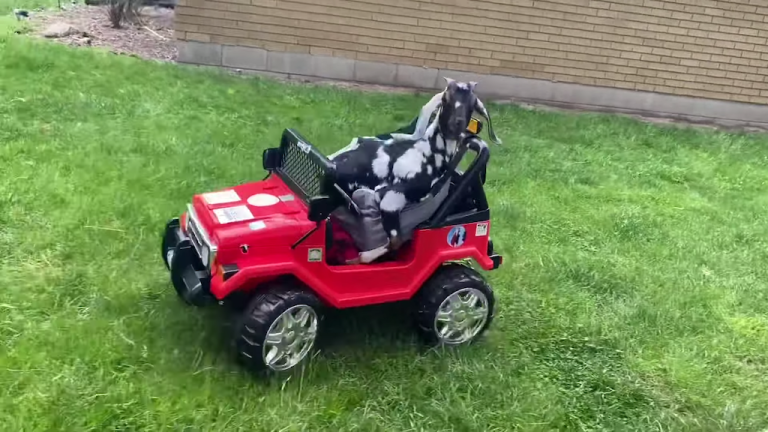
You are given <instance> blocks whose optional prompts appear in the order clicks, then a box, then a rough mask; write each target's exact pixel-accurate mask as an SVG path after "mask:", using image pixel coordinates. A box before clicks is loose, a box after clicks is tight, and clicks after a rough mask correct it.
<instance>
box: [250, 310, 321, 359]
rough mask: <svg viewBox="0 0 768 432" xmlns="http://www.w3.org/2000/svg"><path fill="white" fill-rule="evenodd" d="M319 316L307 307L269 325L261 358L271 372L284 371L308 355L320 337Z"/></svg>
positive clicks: (282, 316) (285, 314)
mask: <svg viewBox="0 0 768 432" xmlns="http://www.w3.org/2000/svg"><path fill="white" fill-rule="evenodd" d="M317 321H318V320H317V314H316V313H315V310H314V309H312V308H311V307H310V306H307V305H297V306H293V307H291V308H289V309H288V310H286V311H285V312H283V313H282V314H280V316H279V317H277V319H276V320H275V321H274V322H273V323H272V325H271V326H269V330H268V331H267V336H266V338H265V339H264V348H263V349H262V358H263V360H264V364H266V365H267V367H269V368H270V369H272V370H275V371H284V370H287V369H290V368H292V367H294V366H296V365H297V364H298V363H299V362H301V361H302V360H303V359H304V357H306V356H307V353H309V350H310V349H312V345H314V343H315V337H316V336H317Z"/></svg>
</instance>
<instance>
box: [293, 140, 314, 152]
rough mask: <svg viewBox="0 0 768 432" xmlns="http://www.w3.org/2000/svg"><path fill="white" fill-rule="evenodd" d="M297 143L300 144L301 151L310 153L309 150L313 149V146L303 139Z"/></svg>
mask: <svg viewBox="0 0 768 432" xmlns="http://www.w3.org/2000/svg"><path fill="white" fill-rule="evenodd" d="M296 145H297V146H299V148H300V149H301V151H303V152H304V153H309V151H310V150H311V149H312V147H310V146H309V144H307V143H305V142H303V141H299V142H297V143H296Z"/></svg>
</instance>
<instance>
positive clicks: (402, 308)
mask: <svg viewBox="0 0 768 432" xmlns="http://www.w3.org/2000/svg"><path fill="white" fill-rule="evenodd" d="M168 290H170V291H171V292H169V293H168V294H167V295H168V296H171V295H173V296H174V302H175V303H177V305H176V306H174V309H176V308H178V310H176V311H174V315H176V316H175V318H174V321H176V325H175V327H176V326H178V328H183V329H184V330H183V331H182V334H176V335H175V336H174V337H173V338H172V340H169V341H168V343H169V344H178V345H177V347H178V349H187V348H189V345H190V344H197V345H198V346H196V347H195V348H196V349H201V350H203V351H204V352H206V353H208V354H209V355H212V356H215V357H217V358H218V361H221V360H223V359H224V358H226V362H227V363H228V366H231V367H232V368H242V367H241V366H240V365H238V364H237V362H236V360H235V355H234V349H233V345H232V343H233V337H234V335H235V325H236V323H237V320H238V318H239V317H240V314H241V313H243V312H241V311H239V310H238V308H237V307H231V306H219V305H215V304H214V305H212V306H209V307H204V308H196V307H194V306H189V305H186V304H185V303H183V302H182V301H181V300H179V299H178V298H175V293H172V288H169V289H168ZM168 290H167V291H168ZM164 303H165V302H164ZM324 312H325V318H324V320H323V322H322V324H321V328H320V335H319V339H318V341H317V347H318V349H319V351H320V353H319V354H318V355H317V356H316V357H315V358H314V359H313V360H312V363H315V364H316V362H318V361H320V362H323V363H324V362H325V361H326V360H330V361H333V360H334V359H340V358H343V359H344V362H345V363H346V364H348V365H349V364H350V362H351V366H352V367H355V365H354V363H355V362H356V361H358V360H359V361H362V362H365V361H366V360H368V361H369V360H370V354H371V353H372V352H375V353H378V354H380V355H382V356H386V357H389V356H397V355H399V354H401V353H405V352H409V353H412V352H413V350H414V348H416V349H417V352H419V353H425V352H427V351H428V347H427V346H426V345H423V344H421V343H420V339H419V338H418V335H417V333H416V331H415V327H414V324H413V322H412V319H411V310H410V303H409V302H396V303H387V304H381V305H373V306H365V307H358V308H350V309H343V310H341V309H334V308H327V309H326V310H325V311H324ZM212 329H215V330H214V331H211V330H212ZM356 353H357V354H356ZM312 367H315V366H314V365H313V366H312Z"/></svg>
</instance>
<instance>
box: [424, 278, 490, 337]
mask: <svg viewBox="0 0 768 432" xmlns="http://www.w3.org/2000/svg"><path fill="white" fill-rule="evenodd" d="M414 300H415V303H416V304H415V307H416V312H415V315H416V316H415V319H416V327H417V329H418V331H419V333H420V335H421V336H422V337H423V338H424V340H425V341H426V342H427V343H429V344H433V345H466V344H471V343H473V342H474V341H476V340H477V339H479V338H480V337H481V336H482V335H483V333H484V332H485V331H486V330H487V329H488V327H489V326H490V324H491V321H492V320H493V312H494V305H495V298H494V295H493V290H492V289H491V287H490V286H489V285H488V284H487V283H486V282H485V280H484V279H483V278H482V276H481V275H480V274H479V273H478V272H476V271H475V270H473V269H471V268H469V267H467V266H464V265H460V264H448V265H445V266H443V267H441V268H440V269H438V270H437V272H435V274H434V275H433V276H432V277H431V278H430V279H429V280H428V281H427V282H426V283H425V284H424V286H423V287H422V288H421V290H420V291H419V293H418V295H417V296H416V298H415V299H414Z"/></svg>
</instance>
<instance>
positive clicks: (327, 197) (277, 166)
mask: <svg viewBox="0 0 768 432" xmlns="http://www.w3.org/2000/svg"><path fill="white" fill-rule="evenodd" d="M262 158H263V161H262V164H263V166H264V169H266V170H268V171H269V172H270V173H273V172H274V173H276V174H277V175H278V176H280V179H281V180H283V182H285V184H286V185H288V187H289V188H290V189H291V190H292V191H293V192H294V193H295V194H296V195H297V196H298V197H299V198H300V199H302V200H303V201H304V202H305V203H307V205H308V206H309V220H311V221H313V222H320V221H322V220H325V219H326V218H327V217H328V216H330V214H331V212H333V211H334V210H336V209H337V208H338V207H339V206H340V205H343V204H344V203H346V202H348V201H350V200H351V199H350V198H349V197H347V196H346V194H344V193H343V192H342V191H340V190H339V188H338V187H337V186H336V165H334V164H333V162H331V161H330V160H329V159H328V158H327V157H326V156H325V155H323V154H322V153H320V151H319V150H318V149H317V148H316V147H315V146H314V145H312V143H310V142H309V141H308V140H307V139H306V138H304V137H303V136H302V135H301V134H300V133H299V132H297V131H296V130H294V129H285V130H283V135H282V137H281V140H280V147H278V148H269V149H267V150H265V151H264V153H263V155H262ZM302 240H303V239H302ZM294 247H295V246H294Z"/></svg>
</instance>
